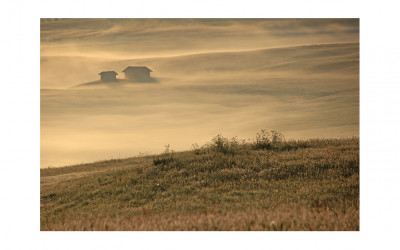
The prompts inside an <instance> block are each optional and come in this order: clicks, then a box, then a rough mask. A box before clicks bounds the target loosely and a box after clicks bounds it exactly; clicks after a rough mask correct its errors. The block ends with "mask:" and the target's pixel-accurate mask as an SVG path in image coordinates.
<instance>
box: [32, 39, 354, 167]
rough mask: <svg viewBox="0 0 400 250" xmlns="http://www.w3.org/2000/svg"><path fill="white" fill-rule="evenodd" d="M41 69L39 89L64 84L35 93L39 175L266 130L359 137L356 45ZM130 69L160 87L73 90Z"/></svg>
mask: <svg viewBox="0 0 400 250" xmlns="http://www.w3.org/2000/svg"><path fill="white" fill-rule="evenodd" d="M41 65H42V67H41V69H42V70H45V71H44V72H42V74H41V76H42V79H43V81H44V82H45V83H48V84H50V83H53V82H60V81H62V82H65V83H64V85H61V86H62V87H63V88H64V89H44V88H42V89H41V101H40V104H41V116H40V119H41V124H40V126H41V134H40V138H41V142H40V147H41V168H46V167H61V166H65V165H73V164H80V163H85V162H93V161H98V160H106V159H111V158H126V157H130V156H133V155H143V154H157V153H161V152H162V148H163V146H164V145H166V144H171V147H172V148H174V149H175V150H176V151H184V150H188V149H190V147H191V145H192V144H193V143H198V144H204V143H206V142H207V141H209V140H210V138H212V137H213V136H215V135H217V134H219V133H222V134H223V135H225V136H227V137H233V136H239V137H241V138H252V137H254V134H256V133H257V131H260V130H261V129H263V128H267V129H268V130H274V129H278V130H279V131H281V132H282V133H284V134H285V136H287V137H288V138H294V139H308V138H316V137H319V138H337V137H352V136H358V134H359V68H358V67H359V44H358V43H342V44H317V45H304V46H291V47H282V48H270V49H262V50H252V51H236V52H221V53H216V52H215V53H214V52H213V53H203V54H193V55H184V56H171V57H158V58H146V59H134V60H121V59H118V60H113V59H111V58H108V59H107V58H104V60H103V59H102V60H101V59H99V58H81V57H73V56H69V57H53V56H50V57H47V56H42V59H41ZM128 65H146V66H148V67H149V68H150V69H152V70H153V72H152V77H154V78H155V79H157V83H153V84H130V85H127V86H119V85H118V84H108V85H109V87H106V86H104V84H103V86H98V88H74V86H76V85H79V84H82V83H84V82H85V81H93V80H97V79H98V75H97V74H98V72H100V71H102V70H105V69H115V70H117V71H118V72H119V73H120V74H122V73H121V72H120V70H122V69H124V68H125V67H126V66H128ZM60 76H62V77H60ZM70 77H75V80H74V79H71V78H70ZM121 77H123V76H121ZM46 86H47V85H46Z"/></svg>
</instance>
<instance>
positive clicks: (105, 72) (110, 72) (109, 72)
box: [99, 71, 118, 75]
mask: <svg viewBox="0 0 400 250" xmlns="http://www.w3.org/2000/svg"><path fill="white" fill-rule="evenodd" d="M102 74H115V75H118V73H117V72H115V71H102V72H100V73H99V75H102Z"/></svg>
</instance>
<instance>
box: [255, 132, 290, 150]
mask: <svg viewBox="0 0 400 250" xmlns="http://www.w3.org/2000/svg"><path fill="white" fill-rule="evenodd" d="M284 141H285V137H284V136H283V135H282V134H281V133H279V132H277V131H275V130H272V131H271V132H268V131H267V130H266V129H262V130H261V131H260V132H259V133H257V135H256V141H255V142H254V143H253V148H254V149H267V150H272V149H276V148H277V147H278V146H279V145H280V144H282V143H283V142H284Z"/></svg>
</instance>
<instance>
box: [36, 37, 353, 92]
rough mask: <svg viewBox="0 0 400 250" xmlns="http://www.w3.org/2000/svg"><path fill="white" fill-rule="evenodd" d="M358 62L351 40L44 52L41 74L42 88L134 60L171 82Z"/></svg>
mask: <svg viewBox="0 0 400 250" xmlns="http://www.w3.org/2000/svg"><path fill="white" fill-rule="evenodd" d="M358 64H359V44H358V43H346V44H321V45H303V46H293V47H286V48H272V49H264V50H254V51H243V52H221V53H217V52H215V53H204V54H195V55H185V56H175V57H165V58H148V59H129V60H120V59H110V58H88V57H46V56H43V57H42V58H41V68H42V71H41V74H42V88H50V84H52V85H51V86H53V87H51V88H54V85H55V86H56V88H57V87H58V88H65V87H71V86H73V85H76V84H79V83H84V82H91V81H95V80H98V79H99V76H98V73H100V72H101V71H107V70H115V71H116V72H117V73H118V74H119V76H118V78H124V75H123V73H122V70H123V69H125V68H126V67H127V66H129V65H139V66H142V65H143V66H147V67H149V68H150V69H152V70H153V71H154V72H153V73H152V76H153V77H155V78H160V80H164V84H167V83H168V81H167V80H175V81H185V80H186V81H189V80H190V81H192V80H193V78H195V79H194V80H196V79H199V78H210V77H213V79H216V78H225V79H233V80H234V82H238V81H237V80H236V79H238V80H245V79H249V78H250V79H251V78H252V77H253V78H254V77H256V78H259V77H262V76H265V75H280V76H281V75H282V74H283V75H284V74H287V73H296V74H313V75H315V74H332V73H333V74H337V73H341V74H346V75H348V74H353V75H355V76H356V75H358ZM243 74H244V75H243ZM239 82H240V81H239ZM161 83H163V82H162V81H161ZM194 83H196V81H195V82H194ZM198 83H199V84H201V82H198Z"/></svg>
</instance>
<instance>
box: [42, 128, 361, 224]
mask: <svg viewBox="0 0 400 250" xmlns="http://www.w3.org/2000/svg"><path fill="white" fill-rule="evenodd" d="M40 171H41V178H40V187H41V190H40V193H41V194H40V196H41V197H40V199H41V201H40V225H41V230H42V231H48V230H96V231H103V230H118V231H119V230H145V231H153V230H163V231H170V230H171V231H172V230H184V231H185V230H200V231H208V230H212V231H218V230H224V231H231V230H236V231H243V230H245V231H247V230H262V231H264V230H289V231H293V230H295V231H298V230H299V231H303V230H307V231H308V230H318V231H325V230H329V231H332V230H340V231H348V230H350V231H356V230H359V139H358V138H357V137H353V138H342V139H309V140H297V141H294V140H285V139H284V138H283V136H282V135H281V134H280V133H277V132H274V131H271V132H267V131H265V130H263V131H261V132H259V133H258V134H257V135H256V138H255V139H254V140H247V141H245V140H239V139H237V138H231V139H228V138H224V137H223V136H221V135H218V136H216V137H214V138H213V139H212V141H211V142H210V143H208V144H206V145H204V146H201V147H199V146H198V145H197V144H195V145H193V150H190V151H185V152H173V151H172V150H171V149H170V148H169V146H166V148H165V152H164V153H163V154H160V155H151V156H142V157H133V158H127V159H113V160H108V161H101V162H94V163H90V164H82V165H75V166H67V167H61V168H45V169H41V170H40Z"/></svg>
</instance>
